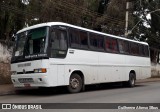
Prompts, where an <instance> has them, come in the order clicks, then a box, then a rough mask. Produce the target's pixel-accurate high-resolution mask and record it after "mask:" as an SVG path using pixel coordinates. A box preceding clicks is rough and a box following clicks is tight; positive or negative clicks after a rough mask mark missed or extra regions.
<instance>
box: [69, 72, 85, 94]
mask: <svg viewBox="0 0 160 112" xmlns="http://www.w3.org/2000/svg"><path fill="white" fill-rule="evenodd" d="M82 86H83V84H82V78H81V77H80V76H79V75H78V74H77V73H74V74H72V75H71V77H70V80H69V85H68V91H69V92H70V93H78V92H80V91H81V89H82Z"/></svg>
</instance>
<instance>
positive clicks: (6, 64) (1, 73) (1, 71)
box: [0, 41, 13, 84]
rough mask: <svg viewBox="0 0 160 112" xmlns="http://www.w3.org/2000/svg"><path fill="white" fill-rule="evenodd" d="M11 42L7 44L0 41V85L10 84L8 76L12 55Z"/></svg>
mask: <svg viewBox="0 0 160 112" xmlns="http://www.w3.org/2000/svg"><path fill="white" fill-rule="evenodd" d="M11 44H12V45H13V42H9V44H7V43H5V42H4V41H0V84H6V83H11V80H10V76H11V72H10V60H11V54H12V47H9V46H10V45H11Z"/></svg>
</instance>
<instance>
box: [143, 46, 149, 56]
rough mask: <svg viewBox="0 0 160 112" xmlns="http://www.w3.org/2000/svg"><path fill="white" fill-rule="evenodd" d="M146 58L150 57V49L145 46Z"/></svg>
mask: <svg viewBox="0 0 160 112" xmlns="http://www.w3.org/2000/svg"><path fill="white" fill-rule="evenodd" d="M144 51H145V56H146V57H149V48H148V46H144Z"/></svg>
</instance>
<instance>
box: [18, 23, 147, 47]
mask: <svg viewBox="0 0 160 112" xmlns="http://www.w3.org/2000/svg"><path fill="white" fill-rule="evenodd" d="M53 25H62V26H69V27H73V28H77V29H81V30H85V31H89V32H93V33H96V34H101V35H105V36H110V37H114V38H118V39H123V40H127V41H131V42H136V43H141V44H145V45H148V43H146V42H140V41H136V40H131V39H127V38H124V37H120V36H115V35H111V34H107V33H102V32H98V31H95V30H91V29H87V28H83V27H80V26H75V25H71V24H68V23H63V22H47V23H41V24H37V25H33V26H30V27H27V28H23V29H22V30H20V31H18V32H17V34H18V33H21V32H24V31H27V30H31V29H35V28H39V27H45V26H53Z"/></svg>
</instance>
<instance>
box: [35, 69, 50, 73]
mask: <svg viewBox="0 0 160 112" xmlns="http://www.w3.org/2000/svg"><path fill="white" fill-rule="evenodd" d="M46 72H47V69H46V68H38V69H34V73H46Z"/></svg>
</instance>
